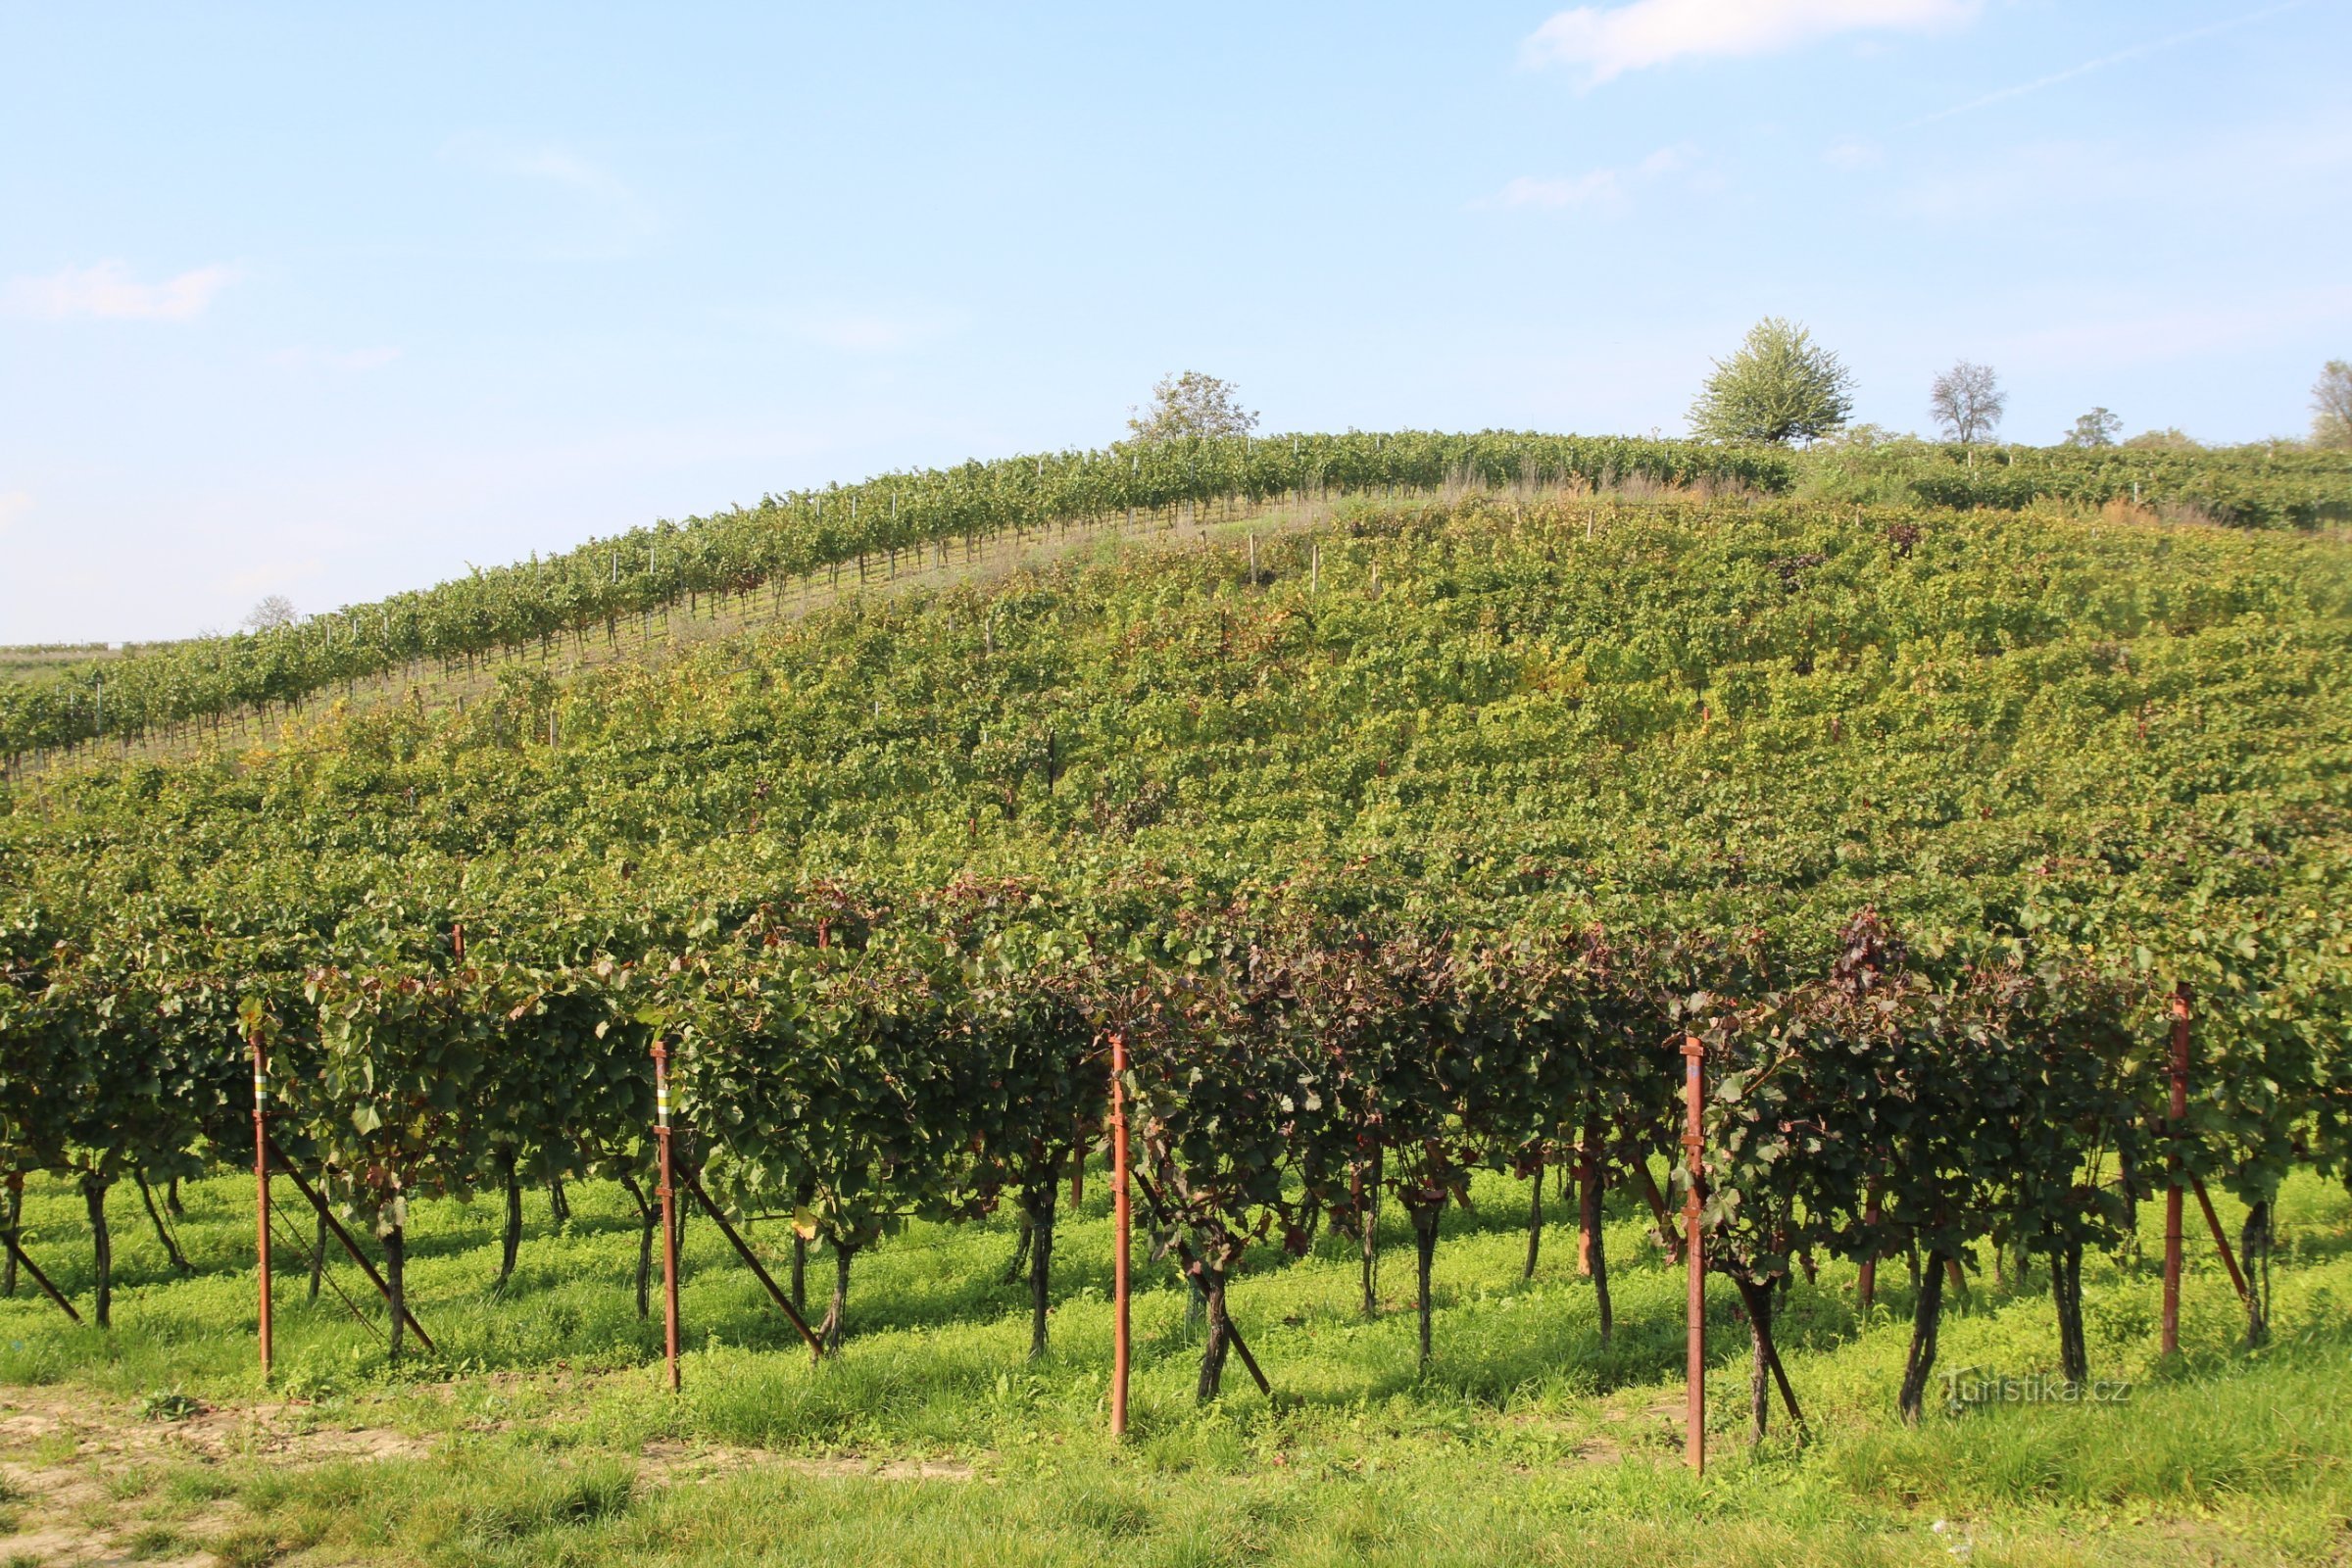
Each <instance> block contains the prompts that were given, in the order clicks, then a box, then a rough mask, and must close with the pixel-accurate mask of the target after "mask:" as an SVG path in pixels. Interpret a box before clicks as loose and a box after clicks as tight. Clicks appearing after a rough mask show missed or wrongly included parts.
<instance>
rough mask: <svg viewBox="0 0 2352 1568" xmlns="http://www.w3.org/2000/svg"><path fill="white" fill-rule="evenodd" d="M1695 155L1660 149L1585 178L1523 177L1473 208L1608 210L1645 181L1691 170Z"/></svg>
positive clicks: (1685, 150) (1684, 150)
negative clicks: (1628, 166) (1586, 208)
mask: <svg viewBox="0 0 2352 1568" xmlns="http://www.w3.org/2000/svg"><path fill="white" fill-rule="evenodd" d="M1696 156H1697V153H1696V151H1695V150H1694V149H1693V148H1691V147H1690V146H1688V145H1684V146H1675V147H1661V148H1659V149H1658V150H1657V151H1656V152H1654V153H1651V154H1650V155H1649V156H1648V157H1646V158H1644V159H1642V161H1641V162H1640V163H1638V164H1635V165H1633V166H1632V167H1630V168H1627V169H1595V170H1593V171H1592V172H1589V173H1583V174H1555V175H1543V174H1521V175H1520V176H1519V177H1518V178H1516V179H1513V180H1511V181H1509V182H1508V183H1507V184H1505V185H1504V186H1503V187H1502V189H1500V190H1498V191H1496V192H1495V194H1494V195H1492V196H1485V197H1481V198H1480V199H1479V200H1477V201H1475V202H1472V203H1471V204H1470V205H1471V206H1472V207H1480V208H1495V207H1534V208H1542V209H1545V210H1548V211H1553V212H1558V211H1562V210H1564V209H1567V208H1573V207H1609V206H1614V205H1616V204H1617V203H1619V202H1621V201H1623V200H1624V199H1625V197H1626V195H1627V192H1628V191H1629V190H1630V189H1631V188H1632V187H1633V186H1635V185H1638V184H1641V183H1642V182H1643V181H1645V180H1651V179H1657V178H1659V177H1660V176H1662V175H1666V174H1672V173H1676V172H1680V171H1682V170H1685V169H1688V168H1690V167H1691V161H1692V160H1693V159H1694V158H1696Z"/></svg>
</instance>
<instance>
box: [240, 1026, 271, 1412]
mask: <svg viewBox="0 0 2352 1568" xmlns="http://www.w3.org/2000/svg"><path fill="white" fill-rule="evenodd" d="M245 1038H246V1044H247V1045H249V1046H251V1047H252V1048H253V1186H254V1255H255V1257H256V1259H257V1260H258V1261H259V1263H260V1266H261V1276H262V1322H261V1329H262V1381H263V1382H264V1383H267V1382H269V1381H270V1128H269V1124H268V1123H267V1122H265V1121H264V1120H263V1116H264V1114H265V1113H266V1112H267V1110H268V1108H269V1104H270V1058H269V1056H268V1054H266V1053H265V1052H264V1051H263V1049H262V1029H261V1025H259V1024H255V1025H253V1026H252V1027H251V1028H249V1029H248V1030H247V1031H246V1037H245Z"/></svg>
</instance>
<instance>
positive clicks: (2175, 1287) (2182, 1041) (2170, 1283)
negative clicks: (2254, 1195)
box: [2162, 986, 2188, 1355]
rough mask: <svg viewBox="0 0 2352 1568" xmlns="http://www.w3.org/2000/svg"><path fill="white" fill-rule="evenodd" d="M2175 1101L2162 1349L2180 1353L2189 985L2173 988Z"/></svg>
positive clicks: (2171, 1127)
mask: <svg viewBox="0 0 2352 1568" xmlns="http://www.w3.org/2000/svg"><path fill="white" fill-rule="evenodd" d="M2172 1076H2173V1103H2172V1113H2171V1115H2170V1117H2169V1118H2168V1119H2167V1122H2166V1126H2167V1128H2168V1130H2169V1131H2170V1132H2171V1134H2172V1140H2171V1142H2172V1148H2171V1149H2170V1150H2169V1151H2168V1152H2166V1154H2165V1161H2164V1163H2165V1170H2166V1172H2167V1179H2166V1182H2165V1189H2164V1328H2163V1343H2162V1349H2163V1353H2164V1354H2166V1355H2179V1354H2180V1217H2181V1216H2180V1210H2181V1199H2182V1197H2183V1196H2184V1195H2183V1192H2182V1189H2181V1184H2180V1131H2181V1123H2183V1122H2185V1121H2186V1120H2187V1119H2188V988H2187V987H2186V986H2175V987H2174V988H2173V1075H2172Z"/></svg>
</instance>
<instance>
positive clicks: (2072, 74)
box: [1903, 0, 2306, 130]
mask: <svg viewBox="0 0 2352 1568" xmlns="http://www.w3.org/2000/svg"><path fill="white" fill-rule="evenodd" d="M2305 3H2306V0H2279V3H2278V5H2270V6H2264V7H2263V8H2262V9H2261V10H2259V11H2249V12H2247V13H2245V14H2244V15H2243V16H2236V17H2229V18H2228V19H2226V20H2224V21H2221V22H2210V23H2207V24H2206V25H2204V26H2202V27H2191V28H2189V29H2188V30H2187V31H2185V32H2175V33H2168V34H2166V35H2165V36H2164V37H2161V38H2150V39H2148V40H2147V41H2146V42H2144V43H2135V44H2133V45H2131V47H2130V48H2129V49H2118V50H2117V51H2116V52H2115V53H2113V54H2110V55H2101V56H2099V57H2098V58H2097V59H2095V60H2085V61H2083V62H2082V64H2081V65H2079V66H2069V67H2067V68H2066V69H2065V70H2064V71H2053V72H2051V73H2049V74H2048V75H2046V76H2036V77H2034V79H2033V80H2032V81H2021V82H2019V83H2018V84H2017V85H2016V86H2014V87H2003V88H2002V89H2000V91H1998V92H1988V93H1986V94H1985V95H1984V96H1983V97H1981V98H1971V99H1970V100H1969V101H1968V102H1966V103H1964V104H1954V105H1952V107H1951V108H1949V109H1938V110H1936V112H1935V113H1934V114H1932V115H1922V116H1921V117H1920V118H1919V119H1917V120H1914V121H1912V122H1911V123H1909V124H1907V125H1905V126H1904V127H1903V128H1904V129H1905V130H1917V129H1918V128H1919V127H1920V126H1922V125H1933V124H1935V123H1936V122H1937V121H1941V120H1949V119H1951V118H1952V117H1953V116H1955V115H1966V114H1973V113H1975V112H1976V111H1977V110H1980V109H1989V108H1991V107H1992V106H1993V105H1994V104H2004V103H2007V102H2009V101H2010V100H2011V99H2012V98H2023V97H2025V96H2026V94H2028V93H2034V92H2039V91H2041V90H2042V89H2043V88H2044V87H2055V86H2057V85H2058V84H2059V83H2060V82H2063V81H2072V80H2074V79H2075V78H2076V77H2077V76H2087V75H2089V74H2090V73H2092V72H2094V71H2104V70H2106V69H2107V68H2108V67H2109V66H2120V65H2123V64H2125V63H2126V62H2128V61H2132V60H2138V59H2142V58H2144V57H2146V56H2148V55H2152V54H2155V53H2156V52H2157V51H2159V50H2163V49H2173V48H2178V47H2179V46H2180V45H2181V44H2184V43H2194V42H2195V41H2196V40H2197V39H2199V38H2210V37H2212V36H2213V35H2214V34H2215V33H2217V32H2228V31H2229V30H2230V29H2231V28H2234V27H2242V26H2245V25H2247V24H2249V23H2255V22H2261V21H2263V20H2264V19H2265V18H2268V17H2275V16H2277V15H2278V14H2279V13H2280V12H2282V11H2293V10H2296V9H2297V8H2299V7H2301V6H2302V5H2304V4H2305Z"/></svg>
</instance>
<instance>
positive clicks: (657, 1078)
mask: <svg viewBox="0 0 2352 1568" xmlns="http://www.w3.org/2000/svg"><path fill="white" fill-rule="evenodd" d="M654 1138H655V1140H656V1141H657V1142H658V1143H659V1144H660V1145H661V1150H662V1188H661V1192H662V1354H663V1355H664V1356H665V1357H666V1358H667V1361H668V1366H669V1392H670V1393H672V1394H675V1393H677V1392H678V1220H677V1209H676V1206H675V1203H674V1201H673V1193H674V1191H675V1189H674V1188H673V1186H672V1184H671V1181H670V1163H669V1047H668V1046H667V1045H665V1044H663V1043H662V1041H659V1040H657V1041H655V1042H654Z"/></svg>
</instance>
